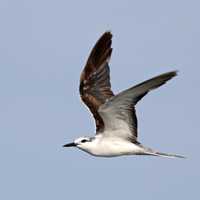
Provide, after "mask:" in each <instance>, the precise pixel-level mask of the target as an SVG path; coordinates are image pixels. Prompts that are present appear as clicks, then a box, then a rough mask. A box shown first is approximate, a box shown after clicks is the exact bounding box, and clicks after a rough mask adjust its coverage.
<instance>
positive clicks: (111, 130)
mask: <svg viewBox="0 0 200 200" xmlns="http://www.w3.org/2000/svg"><path fill="white" fill-rule="evenodd" d="M174 76H176V72H175V71H173V72H168V73H165V74H161V75H159V76H157V77H154V78H152V79H149V80H147V81H145V82H142V83H140V84H138V85H136V86H134V87H131V88H129V89H127V90H125V91H123V92H121V93H119V94H118V95H116V96H114V97H112V98H111V99H109V100H108V101H107V102H106V103H105V104H103V105H102V106H101V107H100V108H99V114H100V115H101V117H102V119H103V121H104V124H105V132H104V134H107V135H108V136H109V134H113V135H115V136H116V137H121V138H124V139H127V140H131V141H132V142H137V135H138V134H137V117H136V113H135V105H136V103H137V102H138V101H139V100H140V99H142V97H144V96H145V95H146V94H147V93H148V92H149V91H150V90H152V89H155V88H157V87H159V86H161V85H163V84H165V83H166V82H167V81H168V80H170V79H171V78H172V77H174ZM115 130H116V131H115Z"/></svg>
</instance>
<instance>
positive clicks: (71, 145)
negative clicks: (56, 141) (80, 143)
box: [63, 142, 76, 147]
mask: <svg viewBox="0 0 200 200" xmlns="http://www.w3.org/2000/svg"><path fill="white" fill-rule="evenodd" d="M75 146H76V144H75V143H74V142H72V143H68V144H65V145H63V147H75Z"/></svg>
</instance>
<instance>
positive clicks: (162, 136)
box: [0, 0, 200, 200]
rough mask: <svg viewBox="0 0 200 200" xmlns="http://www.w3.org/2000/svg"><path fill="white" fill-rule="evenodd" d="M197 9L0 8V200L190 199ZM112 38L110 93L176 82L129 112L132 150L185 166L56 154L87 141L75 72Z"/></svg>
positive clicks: (196, 181)
mask: <svg viewBox="0 0 200 200" xmlns="http://www.w3.org/2000/svg"><path fill="white" fill-rule="evenodd" d="M199 7H200V3H199V1H194V0H191V1H181V0H180V1H179V0H173V1H172V0H168V1H160V0H157V1H156V0H152V1H143V0H141V1H135V0H134V1H126V0H125V1H114V0H111V1H106V0H101V1H89V0H84V1H77V0H74V1H68V0H57V1H52V0H28V1H25V0H18V1H16V0H1V1H0V199H4V200H12V199H16V200H18V199H19V200H27V199H28V200H35V199H37V200H40V199H41V200H44V199H48V200H55V199H88V200H90V199H91V200H94V199H95V200H102V199H115V200H118V199H150V200H155V199H159V200H160V199H162V200H169V199H182V200H186V199H191V198H192V199H198V198H199V196H200V195H199V194H200V193H199V185H200V170H199V169H200V158H199V146H200V132H199V122H200V121H199V113H200V110H199V101H200V94H199V91H200V77H199V73H200V25H199V19H200V12H199ZM106 30H111V31H112V33H113V35H114V37H113V48H114V51H113V54H112V59H111V63H110V68H111V80H112V86H113V90H114V92H115V93H117V92H119V91H120V90H122V89H126V88H128V87H130V86H132V85H134V84H136V83H139V82H141V81H144V80H145V79H148V78H151V77H153V76H155V75H158V74H160V73H163V72H167V71H170V70H179V76H178V77H176V78H175V79H173V80H172V81H170V82H168V83H167V85H165V86H162V87H161V88H159V89H157V90H154V91H152V92H151V93H150V94H148V95H147V96H146V97H145V98H144V99H143V100H142V101H141V102H139V103H138V105H137V114H138V120H139V141H141V142H142V143H143V144H145V145H147V146H150V147H152V148H155V149H158V150H160V151H163V152H169V153H170V152H171V153H178V154H183V155H186V156H187V157H188V159H186V160H183V159H167V158H154V157H137V156H132V157H131V156H130V157H118V158H107V159H106V158H95V157H92V156H90V155H88V154H86V153H84V152H81V151H79V150H77V149H64V148H62V145H63V144H65V143H67V142H71V141H72V140H73V139H74V138H77V137H79V136H82V135H93V134H94V123H93V119H92V117H91V115H90V113H89V112H88V110H87V109H86V107H85V106H84V105H83V104H81V103H80V98H79V92H78V87H79V76H80V72H81V70H82V68H83V66H84V64H85V62H86V59H87V57H88V55H89V51H90V50H91V48H92V47H93V45H94V43H95V42H96V40H97V39H98V38H99V37H100V36H101V34H102V33H103V32H104V31H106Z"/></svg>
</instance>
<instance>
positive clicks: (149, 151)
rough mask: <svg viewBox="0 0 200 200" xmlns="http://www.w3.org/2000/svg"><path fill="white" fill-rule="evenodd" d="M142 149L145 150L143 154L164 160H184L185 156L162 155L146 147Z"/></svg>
mask: <svg viewBox="0 0 200 200" xmlns="http://www.w3.org/2000/svg"><path fill="white" fill-rule="evenodd" d="M144 148H145V154H146V155H151V156H160V157H166V158H186V157H185V156H182V155H177V154H171V153H163V152H159V151H155V150H153V149H151V148H148V147H144Z"/></svg>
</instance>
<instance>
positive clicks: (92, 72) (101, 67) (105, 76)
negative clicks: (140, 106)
mask: <svg viewBox="0 0 200 200" xmlns="http://www.w3.org/2000/svg"><path fill="white" fill-rule="evenodd" d="M111 44H112V34H111V33H110V32H105V33H104V34H103V35H102V36H101V38H100V39H99V40H98V41H97V43H96V44H95V46H94V48H93V49H92V51H91V53H90V56H89V58H88V60H87V63H86V66H85V67H84V69H83V72H82V73H81V78H80V88H79V90H80V95H81V99H82V100H83V102H84V103H85V104H86V105H87V106H88V108H89V109H90V111H91V112H92V114H93V116H94V118H95V122H96V132H97V133H98V132H102V131H103V130H104V122H103V120H102V118H101V116H100V115H99V113H98V111H97V110H98V108H99V106H101V105H102V104H104V103H105V102H106V100H107V99H109V98H110V97H112V96H113V95H114V94H113V92H112V91H111V84H110V69H109V66H108V62H109V59H110V57H111V53H112V48H111Z"/></svg>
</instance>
